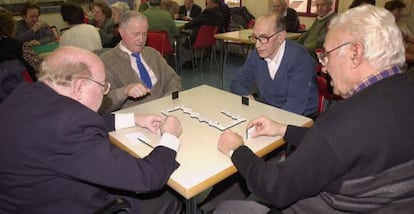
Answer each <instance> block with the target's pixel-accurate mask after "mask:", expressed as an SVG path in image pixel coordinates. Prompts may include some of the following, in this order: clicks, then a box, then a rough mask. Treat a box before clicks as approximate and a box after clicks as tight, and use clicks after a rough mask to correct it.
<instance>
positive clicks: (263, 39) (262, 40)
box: [249, 31, 282, 45]
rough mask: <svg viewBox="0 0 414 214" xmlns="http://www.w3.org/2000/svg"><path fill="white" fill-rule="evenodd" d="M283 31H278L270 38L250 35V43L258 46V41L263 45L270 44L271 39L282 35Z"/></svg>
mask: <svg viewBox="0 0 414 214" xmlns="http://www.w3.org/2000/svg"><path fill="white" fill-rule="evenodd" d="M280 32H282V31H278V32H276V33H274V34H272V35H270V36H255V35H250V36H249V40H250V42H252V43H254V44H256V42H257V41H259V42H260V43H261V44H263V45H264V44H267V43H269V39H271V38H272V37H274V36H275V35H276V34H278V33H280Z"/></svg>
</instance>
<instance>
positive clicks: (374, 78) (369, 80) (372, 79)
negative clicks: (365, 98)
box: [349, 66, 402, 96]
mask: <svg viewBox="0 0 414 214" xmlns="http://www.w3.org/2000/svg"><path fill="white" fill-rule="evenodd" d="M401 72H402V71H401V69H400V68H399V67H398V66H392V67H391V68H388V69H385V70H383V71H380V72H377V73H374V74H372V75H370V76H368V77H366V78H365V79H363V80H361V82H359V84H358V85H356V86H355V87H354V88H352V90H351V92H350V93H349V96H352V95H354V94H356V93H358V92H360V91H362V90H363V89H365V88H367V87H368V86H370V85H372V84H374V83H376V82H378V81H380V80H382V79H385V78H387V77H390V76H392V75H395V74H399V73H401Z"/></svg>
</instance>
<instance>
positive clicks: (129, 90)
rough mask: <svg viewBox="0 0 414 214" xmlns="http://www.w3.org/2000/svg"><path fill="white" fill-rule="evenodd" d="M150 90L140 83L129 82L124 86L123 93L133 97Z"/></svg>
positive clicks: (143, 94)
mask: <svg viewBox="0 0 414 214" xmlns="http://www.w3.org/2000/svg"><path fill="white" fill-rule="evenodd" d="M150 92H151V90H150V89H149V88H147V87H145V86H144V85H143V84H141V83H134V84H130V85H128V86H127V87H126V88H125V94H127V95H128V96H129V97H133V98H138V97H142V96H145V95H146V94H148V93H150Z"/></svg>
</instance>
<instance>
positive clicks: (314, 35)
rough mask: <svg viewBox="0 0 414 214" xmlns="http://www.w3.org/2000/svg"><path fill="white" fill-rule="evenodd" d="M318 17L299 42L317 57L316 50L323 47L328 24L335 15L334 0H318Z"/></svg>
mask: <svg viewBox="0 0 414 214" xmlns="http://www.w3.org/2000/svg"><path fill="white" fill-rule="evenodd" d="M315 4H316V13H317V15H318V16H317V17H316V18H315V21H314V22H313V24H312V26H311V27H310V28H309V29H308V30H307V31H306V33H305V34H304V35H303V36H301V37H300V38H299V39H298V40H297V42H298V43H299V44H301V45H303V46H305V48H306V49H308V51H309V53H311V54H312V55H313V56H314V57H315V58H316V56H315V55H314V54H315V50H316V49H318V48H320V47H322V45H323V42H324V41H325V37H326V33H327V32H328V25H329V22H330V21H331V19H332V18H333V17H334V16H335V12H334V11H333V9H332V0H316V3H315Z"/></svg>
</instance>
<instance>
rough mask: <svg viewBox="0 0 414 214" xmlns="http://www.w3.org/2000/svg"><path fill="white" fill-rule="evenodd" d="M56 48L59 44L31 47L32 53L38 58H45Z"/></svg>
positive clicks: (52, 43)
mask: <svg viewBox="0 0 414 214" xmlns="http://www.w3.org/2000/svg"><path fill="white" fill-rule="evenodd" d="M58 47H59V42H51V43H47V44H43V45H35V46H33V51H34V52H35V53H36V54H37V55H39V56H40V57H45V56H47V55H48V54H49V53H51V52H52V51H54V50H55V49H56V48H58Z"/></svg>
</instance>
